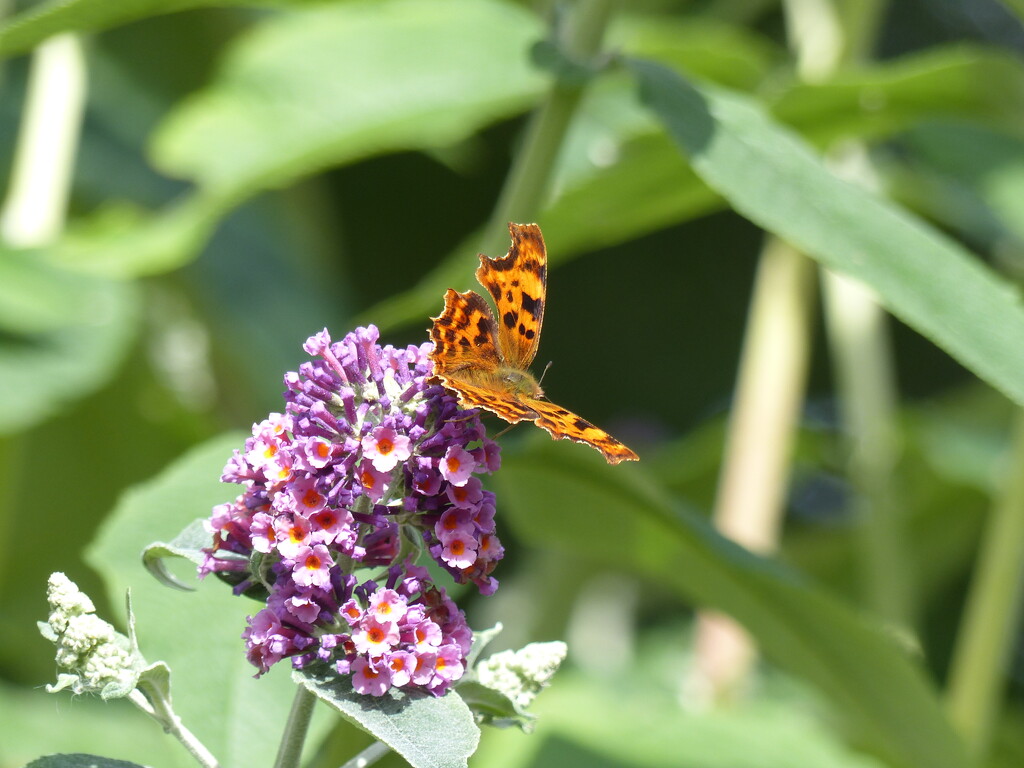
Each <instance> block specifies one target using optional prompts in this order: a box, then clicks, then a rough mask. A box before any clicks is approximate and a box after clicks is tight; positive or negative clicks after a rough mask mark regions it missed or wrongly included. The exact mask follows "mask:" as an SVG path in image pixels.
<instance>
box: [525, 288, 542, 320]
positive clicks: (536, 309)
mask: <svg viewBox="0 0 1024 768" xmlns="http://www.w3.org/2000/svg"><path fill="white" fill-rule="evenodd" d="M543 304H544V303H543V302H542V301H541V300H540V299H535V298H534V297H533V296H531V295H530V294H528V293H526V292H525V291H524V292H523V301H522V305H523V309H525V310H526V311H527V312H529V313H530V315H532V316H533V319H534V320H536V319H537V315H538V314H539V313H540V311H541V307H543Z"/></svg>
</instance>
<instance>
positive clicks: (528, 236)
mask: <svg viewBox="0 0 1024 768" xmlns="http://www.w3.org/2000/svg"><path fill="white" fill-rule="evenodd" d="M508 230H509V233H510V234H511V235H512V247H511V248H509V249H508V254H507V255H506V256H503V257H502V258H500V259H490V258H488V257H486V256H484V255H483V254H480V266H479V267H477V270H476V279H477V280H478V281H479V283H480V285H482V286H483V287H484V288H486V289H487V291H488V293H490V294H491V298H493V299H494V306H496V307H497V308H498V348H499V349H500V350H501V353H502V355H503V356H504V358H505V361H506V362H507V363H508V364H509V365H510V366H512V367H513V368H519V369H520V370H524V371H525V370H526V369H527V368H529V367H530V363H532V362H533V358H534V357H536V356H537V345H538V344H540V329H541V326H542V325H543V324H544V302H545V301H546V300H547V285H548V256H547V249H546V248H545V247H544V237H543V236H542V235H541V233H540V227H538V226H537V225H536V224H509V225H508Z"/></svg>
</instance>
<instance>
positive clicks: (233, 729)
mask: <svg viewBox="0 0 1024 768" xmlns="http://www.w3.org/2000/svg"><path fill="white" fill-rule="evenodd" d="M244 440H245V435H244V434H242V433H235V434H228V435H224V436H221V437H218V438H216V439H214V440H211V441H209V442H207V443H204V444H203V445H201V446H199V447H197V448H195V449H193V450H192V451H191V452H189V453H187V454H185V455H184V456H183V457H182V458H181V459H180V460H178V461H177V462H176V463H175V464H173V465H171V466H170V467H168V468H167V469H166V470H165V471H164V472H163V473H161V474H160V475H158V476H157V477H155V478H153V479H152V480H150V481H148V482H146V483H143V484H140V485H137V486H135V487H133V488H131V489H129V490H128V491H127V492H125V493H124V495H123V496H122V497H121V499H120V501H119V502H118V505H117V507H116V509H115V510H114V512H113V513H112V514H111V515H110V517H108V518H107V520H106V521H105V522H104V525H103V527H102V528H101V530H100V532H99V534H98V536H97V539H96V541H94V542H93V544H92V545H90V547H89V548H88V550H87V551H86V560H87V561H88V563H89V564H90V565H91V566H92V567H93V568H95V569H96V571H97V572H98V573H99V574H100V576H101V577H102V578H103V580H104V582H105V583H106V584H107V587H108V590H109V593H110V595H111V602H112V603H115V604H116V603H118V602H120V600H121V596H122V595H123V594H124V592H125V590H126V589H127V588H128V587H129V586H130V587H131V590H132V606H133V609H134V612H135V615H136V624H137V627H136V628H137V634H138V641H139V646H140V649H141V651H142V653H143V655H144V656H146V657H147V658H155V659H162V660H164V661H165V662H166V663H167V664H168V665H169V666H170V667H171V668H172V669H173V670H174V705H175V710H176V712H177V713H178V715H180V716H181V718H182V720H183V721H184V722H185V724H186V725H187V726H188V727H189V729H190V730H192V731H193V732H194V733H195V734H196V736H197V737H198V738H199V739H200V740H201V741H202V742H203V743H204V744H205V745H206V746H207V747H208V748H209V749H210V750H211V751H212V752H213V753H214V754H215V755H217V757H218V758H219V759H220V760H221V761H222V764H224V765H258V764H262V763H264V762H266V756H267V754H273V753H275V752H276V750H277V742H278V741H279V739H280V737H281V733H282V730H283V727H284V723H285V722H286V720H287V717H288V708H289V706H290V702H291V699H292V697H293V695H294V685H293V684H292V682H291V680H290V679H289V676H288V675H287V673H285V672H283V671H282V672H278V671H277V670H274V671H272V672H271V673H269V674H267V675H264V676H263V677H261V678H260V679H258V680H257V679H254V678H253V673H254V671H255V670H254V668H253V667H252V666H251V665H250V664H249V663H248V662H247V661H246V659H245V646H244V644H243V643H242V641H241V639H240V635H241V633H242V630H243V629H244V627H245V617H246V615H248V614H251V613H253V606H252V603H251V602H249V601H248V600H244V599H240V598H238V597H235V596H233V595H232V594H231V589H230V587H229V586H227V585H225V584H223V583H222V582H219V581H217V580H215V579H208V580H206V581H204V582H202V583H201V584H200V585H199V588H198V589H197V590H196V591H195V592H188V593H185V592H180V591H176V590H171V589H167V588H166V587H165V586H163V585H162V584H159V583H158V582H157V581H156V580H154V579H153V578H152V577H151V576H150V575H149V574H148V573H146V571H145V569H144V568H143V565H142V563H141V561H140V557H139V553H140V552H142V551H143V549H144V548H145V547H146V545H147V544H149V543H150V542H151V541H153V540H154V539H170V538H172V537H173V536H175V535H176V533H177V532H178V531H180V530H181V529H182V528H184V527H185V526H186V525H188V524H189V523H190V522H192V521H193V520H194V519H195V518H196V517H197V516H200V515H208V514H209V512H210V510H211V508H212V507H213V506H214V505H215V504H218V503H223V502H225V501H229V500H231V499H233V498H234V497H235V496H237V495H238V493H239V492H240V490H241V489H240V488H239V487H238V486H233V485H225V484H223V483H221V482H220V475H221V472H222V471H223V468H224V464H225V462H226V461H227V460H228V458H229V457H230V456H231V453H232V450H234V449H236V448H239V447H240V446H241V445H242V444H243V442H244ZM181 563H182V565H184V567H182V568H180V569H179V570H178V573H177V575H178V578H179V580H181V581H191V582H193V583H195V582H196V581H197V579H196V576H195V567H194V566H193V565H191V564H190V563H188V564H187V565H186V563H187V561H181ZM326 725H327V723H325V722H322V721H318V720H316V719H315V720H314V727H313V729H312V732H311V738H318V737H319V735H322V733H323V732H324V730H323V729H324V726H326Z"/></svg>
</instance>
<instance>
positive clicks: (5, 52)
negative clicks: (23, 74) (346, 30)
mask: <svg viewBox="0 0 1024 768" xmlns="http://www.w3.org/2000/svg"><path fill="white" fill-rule="evenodd" d="M292 2H294V4H299V3H298V2H295V0H292ZM288 3H289V0H118V2H116V3H112V2H108V0H46V1H45V2H40V3H36V4H35V5H33V6H31V7H29V8H26V9H25V10H24V11H22V12H21V13H19V14H18V15H16V16H13V17H12V18H11V19H9V20H8V21H7V23H6V24H4V25H3V26H0V57H3V56H12V55H15V54H19V53H25V52H26V51H29V50H31V49H32V48H34V47H35V46H37V45H39V43H41V42H42V41H43V40H45V39H46V38H48V37H51V36H53V35H56V34H60V33H61V32H98V31H99V30H102V29H109V28H111V27H116V26H118V25H120V24H126V23H128V22H131V21H136V20H138V19H143V18H146V17H147V16H156V15H159V14H164V13H174V12H175V11H184V10H188V9H190V8H202V7H204V6H226V5H286V4H288Z"/></svg>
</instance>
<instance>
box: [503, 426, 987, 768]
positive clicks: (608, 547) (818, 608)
mask: <svg viewBox="0 0 1024 768" xmlns="http://www.w3.org/2000/svg"><path fill="white" fill-rule="evenodd" d="M493 482H494V483H495V485H496V486H498V499H499V502H500V504H501V507H502V509H505V510H508V511H509V512H510V513H511V514H510V515H509V516H507V517H506V518H505V519H506V520H509V519H511V522H512V523H513V524H514V525H515V528H516V533H517V535H519V536H521V537H522V538H523V540H524V541H525V542H526V543H527V544H528V545H530V546H536V547H542V548H546V549H555V550H564V551H572V552H573V553H575V554H577V555H583V556H587V557H590V558H594V559H597V560H599V561H601V562H605V563H616V564H618V565H620V566H626V567H632V568H634V569H637V570H639V571H641V572H642V573H644V574H646V575H647V576H648V577H649V578H650V579H651V580H652V581H653V582H654V583H657V584H659V585H661V586H662V587H665V588H670V589H673V590H675V591H676V592H677V593H678V594H679V595H680V596H682V597H684V598H685V599H687V600H693V601H695V602H697V603H699V604H701V605H705V606H708V607H712V608H716V609H718V610H722V611H724V612H726V613H728V614H729V615H731V616H732V617H734V618H735V619H736V620H738V621H739V622H741V623H742V624H743V625H744V626H745V627H746V628H747V629H748V630H749V631H750V632H751V633H752V634H753V635H754V636H755V637H756V638H757V641H758V643H759V645H760V646H761V647H762V648H763V649H764V651H765V653H766V654H767V655H768V656H769V657H770V658H772V659H773V660H774V661H775V662H776V663H778V664H780V665H782V666H784V667H786V668H787V669H789V670H790V671H791V672H793V673H794V674H797V675H799V676H801V677H803V678H805V679H806V680H808V681H809V682H811V683H813V684H814V685H816V686H817V687H818V688H819V689H820V690H821V691H823V692H824V693H825V694H826V695H827V696H828V697H830V698H831V700H832V702H833V704H834V705H835V707H836V709H837V710H838V711H839V712H841V713H842V714H844V715H845V716H846V718H847V719H848V721H849V722H850V723H851V724H852V725H854V726H855V727H856V728H857V729H858V736H860V737H862V738H864V739H866V740H867V742H868V743H869V744H870V745H872V746H873V747H874V748H876V749H878V750H879V751H880V752H882V753H883V754H885V755H886V756H887V757H888V758H889V759H890V760H892V761H893V762H894V763H895V764H897V765H903V766H922V765H927V766H930V768H963V766H965V765H966V764H967V759H966V755H965V752H964V748H963V745H962V744H961V743H960V742H959V740H958V739H957V737H956V736H955V735H954V733H953V731H952V729H951V728H950V726H949V724H948V723H947V722H946V720H945V718H944V716H943V713H942V710H941V707H940V706H939V702H938V699H937V697H936V695H935V692H934V690H933V689H932V687H931V685H930V683H929V682H928V681H927V680H926V678H925V676H924V675H923V673H922V671H921V668H920V666H919V665H918V664H917V663H916V662H915V661H913V660H912V659H911V658H910V656H909V655H908V654H907V652H906V651H905V650H904V649H902V648H901V647H900V646H899V645H898V644H897V643H896V642H895V640H894V638H893V637H891V636H889V635H887V634H886V633H884V632H882V631H881V630H879V629H878V628H877V627H875V626H873V625H871V624H869V623H868V622H867V621H866V620H865V619H864V618H863V617H862V616H860V615H858V614H857V613H855V612H854V611H853V610H851V609H849V608H847V607H845V606H844V605H842V604H841V603H839V602H837V601H836V600H834V599H832V598H830V597H829V596H828V595H826V594H824V593H823V592H821V591H819V590H818V589H816V588H815V587H813V586H812V585H810V584H808V583H806V582H804V581H803V580H802V579H801V578H800V577H799V576H798V575H797V574H795V573H793V572H791V571H788V570H786V569H785V568H783V567H782V566H780V565H779V564H778V563H775V562H772V561H770V560H767V559H764V558H761V557H758V556H756V555H754V554H752V553H750V552H748V551H747V550H744V549H742V548H741V547H739V546H738V545H736V544H733V543H732V542H730V541H728V540H726V539H724V538H723V537H722V536H720V535H719V534H718V533H717V532H715V531H714V530H713V529H712V528H711V527H710V525H709V524H708V523H707V522H706V521H704V520H703V519H701V518H699V517H698V516H696V515H692V514H689V513H687V512H686V511H684V510H682V509H679V508H677V507H676V505H674V504H673V503H672V502H671V501H670V500H668V499H666V498H664V497H662V496H661V495H660V493H659V491H658V490H657V488H656V487H655V486H654V485H653V484H651V483H650V481H649V480H648V479H647V478H646V477H645V475H644V474H643V469H642V468H641V467H614V468H612V467H608V466H606V465H605V464H604V463H603V462H601V460H600V458H599V457H597V456H594V457H592V456H590V454H589V452H584V451H580V450H578V446H573V445H568V444H564V443H551V442H548V441H545V440H539V441H538V443H537V446H536V447H535V448H534V450H531V451H530V453H529V454H528V455H516V454H510V455H505V456H503V457H502V469H501V472H499V473H496V474H495V476H494V478H493ZM587 531H590V532H591V533H586V532H587ZM601 532H603V535H602V534H601ZM555 687H556V688H557V686H555Z"/></svg>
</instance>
